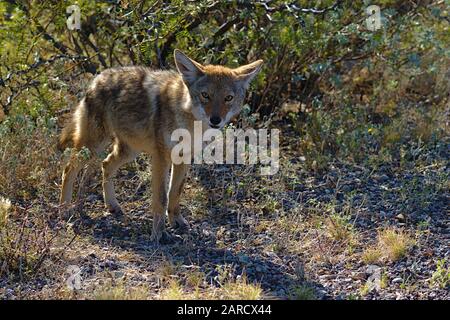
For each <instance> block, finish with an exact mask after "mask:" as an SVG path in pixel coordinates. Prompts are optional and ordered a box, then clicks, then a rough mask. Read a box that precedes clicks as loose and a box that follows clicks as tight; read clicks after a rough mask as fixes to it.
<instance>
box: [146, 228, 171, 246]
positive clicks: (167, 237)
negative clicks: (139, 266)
mask: <svg viewBox="0 0 450 320" xmlns="http://www.w3.org/2000/svg"><path fill="white" fill-rule="evenodd" d="M175 239H176V237H175V236H174V235H172V234H170V233H169V232H167V231H166V230H164V231H160V232H155V231H153V232H152V236H151V238H150V241H152V242H154V243H155V244H161V245H165V244H172V243H174V242H175Z"/></svg>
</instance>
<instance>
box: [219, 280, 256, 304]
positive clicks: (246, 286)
mask: <svg viewBox="0 0 450 320" xmlns="http://www.w3.org/2000/svg"><path fill="white" fill-rule="evenodd" d="M262 293H263V291H262V289H261V286H260V285H259V284H252V283H249V282H248V281H247V279H246V277H241V278H240V279H238V280H236V281H229V282H227V283H225V284H224V285H223V286H222V288H221V294H220V298H221V299H225V300H258V299H261V298H262Z"/></svg>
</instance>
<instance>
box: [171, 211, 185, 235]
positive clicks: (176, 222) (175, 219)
mask: <svg viewBox="0 0 450 320" xmlns="http://www.w3.org/2000/svg"><path fill="white" fill-rule="evenodd" d="M169 223H170V226H171V227H172V228H173V229H177V230H178V231H180V232H183V233H184V232H187V231H189V222H187V220H186V219H185V218H183V216H182V215H181V214H178V215H176V216H172V217H171V216H169Z"/></svg>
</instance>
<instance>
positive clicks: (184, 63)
mask: <svg viewBox="0 0 450 320" xmlns="http://www.w3.org/2000/svg"><path fill="white" fill-rule="evenodd" d="M174 56H175V65H176V66H177V69H178V72H179V73H180V74H181V75H182V76H183V80H184V82H186V84H192V83H194V82H195V81H196V80H197V79H198V78H199V77H200V76H202V75H203V71H202V65H201V64H200V63H198V62H195V61H194V60H192V59H191V58H189V57H188V56H187V55H185V54H184V53H183V52H181V51H180V50H178V49H175V51H174Z"/></svg>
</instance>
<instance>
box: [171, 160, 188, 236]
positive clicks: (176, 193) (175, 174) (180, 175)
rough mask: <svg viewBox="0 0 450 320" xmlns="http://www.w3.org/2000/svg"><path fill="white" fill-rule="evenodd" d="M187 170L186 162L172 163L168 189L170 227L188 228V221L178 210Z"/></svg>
mask: <svg viewBox="0 0 450 320" xmlns="http://www.w3.org/2000/svg"><path fill="white" fill-rule="evenodd" d="M187 171H188V165H187V164H178V165H176V164H174V165H173V167H172V177H171V181H170V191H169V210H168V213H169V223H170V225H171V226H172V227H177V228H179V229H180V230H182V231H185V230H187V229H188V228H189V224H188V222H187V221H186V219H184V218H183V216H182V215H181V212H180V195H181V192H182V191H183V185H184V180H185V178H186V173H187Z"/></svg>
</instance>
